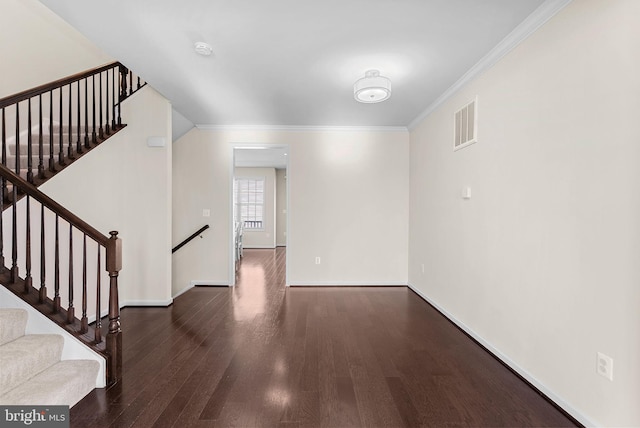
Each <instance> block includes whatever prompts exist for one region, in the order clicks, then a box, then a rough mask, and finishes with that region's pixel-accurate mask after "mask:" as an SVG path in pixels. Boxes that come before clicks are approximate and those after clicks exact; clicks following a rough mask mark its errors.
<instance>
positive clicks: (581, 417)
mask: <svg viewBox="0 0 640 428" xmlns="http://www.w3.org/2000/svg"><path fill="white" fill-rule="evenodd" d="M408 287H409V288H410V289H411V290H412V291H413V292H414V293H416V294H417V295H418V296H420V297H421V298H422V299H424V300H425V301H426V302H427V303H429V304H430V305H431V306H433V307H434V308H436V310H438V312H440V313H441V314H442V315H444V316H445V317H447V318H448V319H449V321H451V322H452V323H454V324H455V325H457V326H458V327H460V329H462V330H463V331H464V332H465V333H467V334H468V335H469V336H471V337H472V338H473V339H474V340H476V341H477V342H478V343H480V344H481V345H482V346H484V347H485V348H486V349H487V350H488V351H489V352H491V353H492V354H493V355H494V356H495V357H496V358H497V359H499V360H500V361H502V362H503V363H504V364H506V365H507V366H509V367H510V368H511V369H512V370H513V371H515V372H516V373H518V374H519V375H520V376H522V377H523V378H524V379H526V380H527V382H529V383H530V384H531V385H533V386H534V387H536V388H537V389H538V390H539V391H540V392H542V393H543V394H544V395H546V396H547V398H549V399H550V400H551V401H553V402H554V403H556V404H557V405H558V406H559V407H560V408H562V409H564V411H565V412H567V413H568V414H570V415H571V416H572V417H574V418H575V419H576V420H577V421H578V422H580V423H581V424H583V425H584V426H587V427H594V426H604V425H601V424H598V423H595V422H594V421H593V420H591V419H589V418H588V417H586V416H585V415H584V414H583V413H582V412H581V411H579V410H578V409H575V408H574V407H573V406H571V405H570V404H569V403H567V402H566V401H565V400H563V399H562V398H561V397H559V396H558V395H557V394H555V393H554V392H553V391H551V390H550V389H549V388H547V387H546V386H545V385H544V384H543V383H542V382H540V381H539V380H538V379H536V378H535V377H534V376H533V375H532V374H531V373H529V372H528V371H526V370H525V369H523V368H522V367H520V366H519V365H518V364H517V363H516V362H515V361H513V360H512V359H510V358H509V357H508V356H506V355H505V354H503V353H502V352H500V350H498V349H497V348H496V347H494V346H493V345H492V344H491V343H490V342H487V341H486V340H485V339H484V338H482V336H480V335H478V334H477V333H476V332H475V331H473V329H471V328H470V327H469V326H467V325H466V324H465V323H463V322H461V321H460V320H458V319H457V318H456V317H454V316H453V315H452V314H451V313H449V312H447V310H445V309H444V308H442V307H441V306H440V305H438V304H437V303H436V302H434V301H433V300H431V299H430V298H429V297H427V296H426V295H425V294H423V293H422V292H421V291H420V290H418V289H417V288H416V287H414V286H413V285H411V284H408Z"/></svg>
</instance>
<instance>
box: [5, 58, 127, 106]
mask: <svg viewBox="0 0 640 428" xmlns="http://www.w3.org/2000/svg"><path fill="white" fill-rule="evenodd" d="M117 66H122V64H120V63H119V62H117V61H116V62H112V63H109V64H105V65H101V66H99V67H96V68H92V69H91V70H87V71H83V72H80V73H77V74H73V75H71V76H67V77H63V78H62V79H58V80H54V81H53V82H49V83H45V84H44V85H40V86H36V87H35V88H31V89H27V90H25V91H22V92H18V93H17V94H13V95H9V96H8V97H5V98H2V99H0V108H2V107H8V106H10V105H13V104H15V103H19V102H20V101H24V100H27V99H29V98H31V97H36V96H38V95H40V94H44V93H46V92H49V91H51V90H53V89H57V88H60V87H62V86H65V85H68V84H70V83H74V82H77V81H79V80H82V79H85V78H87V77H91V76H93V75H94V74H98V73H102V72H103V71H107V70H111V69H112V68H115V67H117Z"/></svg>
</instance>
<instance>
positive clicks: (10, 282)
mask: <svg viewBox="0 0 640 428" xmlns="http://www.w3.org/2000/svg"><path fill="white" fill-rule="evenodd" d="M0 180H1V185H0V200H5V199H6V198H5V197H6V196H7V195H5V194H4V192H5V191H6V189H7V188H10V189H11V193H10V195H9V198H8V199H11V200H12V201H18V194H19V193H21V194H22V195H23V196H24V197H22V198H21V199H20V200H19V201H18V202H16V203H13V204H12V206H11V207H10V209H7V210H5V211H4V212H2V213H0V281H1V282H2V283H3V284H4V285H5V286H6V287H7V288H9V289H10V290H12V291H13V292H14V293H15V294H16V295H19V296H20V297H21V298H22V299H23V300H25V301H27V302H28V303H30V304H31V305H32V306H34V307H35V308H37V309H38V310H39V311H40V312H42V313H43V314H45V315H47V316H48V317H49V318H50V319H52V320H53V321H55V322H56V323H57V324H58V325H60V326H61V327H63V328H65V329H66V330H67V331H69V332H70V333H71V334H73V335H74V336H76V337H77V338H78V339H80V340H81V341H83V342H84V343H85V344H86V345H87V346H89V347H91V348H92V349H94V350H95V351H96V352H99V353H100V354H102V355H103V356H104V357H105V358H106V361H107V371H106V374H107V383H108V384H113V383H115V382H116V381H117V380H118V379H120V378H121V374H122V331H121V328H120V308H119V304H118V274H119V271H120V270H121V268H122V241H121V240H120V239H119V238H118V232H110V236H106V235H104V234H103V233H101V232H99V231H98V230H96V229H95V228H93V227H92V226H91V225H89V224H87V223H86V222H84V221H83V220H81V219H80V218H79V217H77V216H76V215H74V214H73V213H72V212H70V211H69V210H67V209H66V208H64V207H63V206H61V205H60V204H59V203H57V202H56V201H54V200H53V199H51V198H50V197H48V196H47V195H45V194H44V193H42V192H41V191H39V190H38V189H37V188H36V187H35V186H34V185H33V184H31V183H29V182H27V181H26V180H24V179H23V178H22V177H20V176H19V175H17V174H16V173H14V172H13V171H11V170H10V169H9V168H7V167H5V166H4V165H0ZM34 213H35V215H34ZM5 230H7V231H8V230H10V233H8V234H7V235H9V236H5ZM34 231H35V232H36V233H34ZM66 233H68V242H66V243H65V242H64V240H65V239H64V237H63V235H64V234H66ZM5 238H6V242H7V243H8V244H9V245H10V247H11V256H10V260H8V261H9V264H8V265H6V264H5V251H4V249H5ZM23 238H24V239H23ZM74 244H75V247H74ZM88 254H89V255H88ZM23 255H24V256H23ZM103 261H104V265H103V264H102V263H103ZM74 262H76V265H75V266H74ZM5 266H7V267H5ZM101 266H104V267H105V269H106V274H108V281H109V294H108V303H107V305H108V316H109V325H108V329H107V335H106V338H103V337H102V328H103V327H102V320H101V318H102V314H103V307H104V305H105V302H104V300H105V299H104V295H103V294H102V281H103V277H105V276H106V275H105V274H104V273H103V272H102V270H101ZM22 272H24V273H22ZM90 272H91V273H92V274H94V275H95V277H94V278H95V281H93V280H92V279H91V276H92V275H90ZM62 273H66V274H68V281H65V280H64V279H63V278H62V277H61V276H63V275H62ZM34 282H39V284H37V285H36V286H34ZM64 283H67V284H68V287H64V286H63V285H62V284H64ZM94 285H95V287H94ZM51 287H53V290H52V289H51ZM77 294H79V295H80V299H79V300H80V303H81V308H80V310H81V314H79V315H80V319H77V318H76V303H77V299H76V295H77ZM91 301H93V302H95V307H94V309H90V305H91V303H90V302H91ZM63 303H66V304H67V305H66V307H64V306H63ZM89 318H94V319H95V322H94V323H93V325H91V326H90V325H89Z"/></svg>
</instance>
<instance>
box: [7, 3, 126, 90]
mask: <svg viewBox="0 0 640 428" xmlns="http://www.w3.org/2000/svg"><path fill="white" fill-rule="evenodd" d="M0 40H2V43H0V58H2V64H0V70H1V71H2V73H1V75H2V79H0V98H2V97H5V96H8V95H12V94H14V93H16V92H20V91H23V90H25V89H29V88H33V87H35V86H38V85H42V84H43V83H47V82H50V81H53V80H56V79H60V78H62V77H65V76H69V75H72V74H75V73H79V72H81V71H84V70H87V69H90V68H93V67H97V66H99V65H102V64H106V63H109V62H111V61H113V59H112V58H110V57H109V56H107V55H106V54H105V53H104V52H102V51H101V50H100V49H99V48H97V47H96V46H95V45H93V44H92V43H91V42H89V41H88V40H87V39H86V38H85V37H84V36H82V35H81V34H80V33H79V32H78V31H76V30H75V29H74V28H73V27H71V26H70V25H68V24H67V23H66V22H64V21H63V20H62V19H61V18H59V17H58V16H57V15H55V14H54V13H53V12H51V11H50V10H49V9H47V8H46V7H45V6H43V5H42V4H41V3H40V2H38V1H36V0H2V2H1V3H0Z"/></svg>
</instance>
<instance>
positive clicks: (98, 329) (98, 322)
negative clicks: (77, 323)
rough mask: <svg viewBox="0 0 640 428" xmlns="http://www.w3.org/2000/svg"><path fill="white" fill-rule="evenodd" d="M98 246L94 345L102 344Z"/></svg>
mask: <svg viewBox="0 0 640 428" xmlns="http://www.w3.org/2000/svg"><path fill="white" fill-rule="evenodd" d="M100 248H101V247H100V245H98V260H97V261H96V266H98V269H97V270H96V272H98V274H97V275H96V276H97V279H96V327H95V330H94V340H95V341H96V343H100V342H102V318H101V317H102V309H100V306H101V304H100V303H101V302H100V290H101V288H102V287H101V284H100V283H101V277H100Z"/></svg>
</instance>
